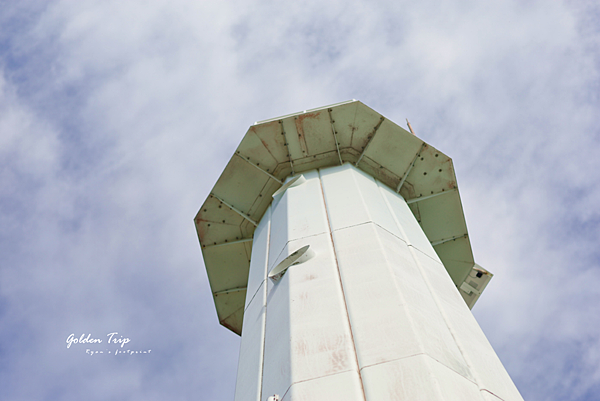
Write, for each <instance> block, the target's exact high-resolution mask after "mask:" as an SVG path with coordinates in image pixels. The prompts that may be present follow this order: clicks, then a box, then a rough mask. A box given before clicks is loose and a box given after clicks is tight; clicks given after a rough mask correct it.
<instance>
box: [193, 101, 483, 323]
mask: <svg viewBox="0 0 600 401" xmlns="http://www.w3.org/2000/svg"><path fill="white" fill-rule="evenodd" d="M342 163H352V164H353V165H355V166H357V167H358V168H360V169H361V170H363V171H365V172H366V173H368V174H370V175H372V176H373V177H375V178H376V179H378V180H379V181H381V182H382V183H384V184H385V185H387V186H389V187H390V188H392V189H394V190H396V192H399V193H400V195H402V196H403V197H404V199H405V200H406V201H407V203H408V204H409V207H410V209H411V210H412V212H413V214H414V215H415V217H416V218H417V220H418V222H419V223H420V224H421V227H422V228H423V231H424V232H425V234H426V235H427V238H428V239H429V241H430V242H431V244H432V245H433V247H434V249H435V250H436V252H437V254H438V256H439V257H440V259H441V260H442V262H443V264H444V266H445V267H446V270H447V271H448V274H449V275H450V277H451V278H452V280H453V281H454V283H455V284H456V286H457V288H459V290H460V292H461V294H462V295H463V298H464V299H465V301H466V302H467V304H468V305H469V307H472V306H473V304H474V303H475V301H476V300H477V299H478V297H479V295H480V294H481V291H483V289H484V288H485V286H486V285H487V283H488V282H489V280H490V279H491V277H492V275H491V273H489V272H487V271H486V270H485V269H483V268H481V267H480V266H478V265H476V264H475V262H474V259H473V252H472V250H471V243H470V241H469V237H468V233H467V226H466V223H465V218H464V214H463V210H462V205H461V201H460V196H459V192H458V187H457V184H456V176H455V174H454V167H453V165H452V160H451V159H450V158H449V157H448V156H446V155H445V154H443V153H442V152H440V151H438V150H437V149H435V148H433V147H432V146H430V145H428V144H426V143H425V142H423V141H422V140H420V139H419V138H417V137H416V136H414V135H413V134H411V133H410V132H408V131H406V130H405V129H403V128H401V127H399V126H398V125H396V124H395V123H393V122H392V121H390V120H388V119H386V118H385V117H383V116H382V115H381V114H379V113H377V112H376V111H374V110H372V109H371V108H369V107H367V106H365V105H364V104H363V103H361V102H359V101H356V100H352V101H348V102H343V103H338V104H335V105H331V106H326V107H322V108H318V109H313V110H306V111H303V112H300V113H296V114H290V115H287V116H283V117H279V118H275V119H271V120H265V121H260V122H257V123H255V124H254V125H252V126H251V127H250V128H249V129H248V132H247V133H246V135H245V136H244V138H243V139H242V142H241V143H240V145H239V146H238V148H237V150H236V151H235V153H234V155H233V156H232V158H231V160H230V161H229V163H228V164H227V167H225V170H224V171H223V173H222V174H221V176H220V177H219V180H218V181H217V183H216V184H215V186H214V188H213V189H212V191H211V193H210V195H209V196H208V198H207V199H206V201H205V202H204V204H203V205H202V207H201V208H200V211H199V212H198V214H197V215H196V218H195V223H196V230H197V232H198V238H199V240H200V245H201V248H202V255H203V257H204V264H205V265H206V271H207V273H208V278H209V282H210V286H211V291H212V293H213V297H214V301H215V306H216V308H217V315H218V317H219V321H220V323H221V324H222V325H224V326H225V327H227V328H229V329H230V330H232V331H234V332H235V333H238V334H240V333H241V330H242V321H243V315H244V302H245V297H246V285H247V282H248V270H249V266H250V256H251V251H252V236H253V233H254V230H255V228H256V225H257V224H258V222H259V221H260V219H261V218H262V216H263V214H264V213H265V211H266V210H267V208H268V206H269V204H270V203H271V200H272V195H273V193H274V192H275V191H277V190H278V189H279V188H280V187H281V186H282V184H283V181H284V180H285V178H286V177H288V176H290V175H296V174H299V173H302V172H304V171H308V170H313V169H317V168H322V167H329V166H335V165H339V164H342Z"/></svg>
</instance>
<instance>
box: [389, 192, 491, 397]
mask: <svg viewBox="0 0 600 401" xmlns="http://www.w3.org/2000/svg"><path fill="white" fill-rule="evenodd" d="M380 193H381V190H380ZM383 199H384V201H385V204H386V206H387V208H388V210H390V212H391V213H392V215H393V216H394V221H395V222H396V225H398V227H399V228H400V230H401V231H402V232H403V233H404V229H403V228H402V225H400V224H399V222H398V219H397V218H396V215H395V213H394V212H393V210H392V208H391V206H390V204H389V202H388V200H387V198H386V197H385V196H383ZM404 234H405V235H406V233H404ZM409 251H410V255H411V257H412V258H413V260H414V262H415V263H416V265H417V267H418V268H419V273H420V274H421V277H422V278H423V280H424V281H425V284H426V285H427V289H428V290H429V293H430V294H431V296H432V298H433V302H435V304H436V306H437V308H438V311H439V312H440V314H441V315H442V318H443V319H444V323H445V324H446V327H447V328H448V331H449V332H450V335H451V336H452V338H453V339H454V343H455V344H456V346H457V347H458V350H459V351H460V353H461V355H462V357H463V359H464V360H465V364H466V365H467V368H469V371H470V372H471V375H472V376H473V378H474V379H475V381H476V383H475V384H477V387H479V389H480V390H483V387H482V386H481V379H480V378H479V377H478V376H477V374H476V372H474V369H473V363H472V362H471V360H470V358H469V357H468V355H467V354H466V353H465V351H464V349H463V347H462V346H461V344H460V342H459V341H458V338H457V336H456V333H455V332H454V330H453V329H452V327H451V325H450V324H449V322H448V316H447V315H446V312H445V310H444V309H443V308H442V307H441V303H440V300H439V298H438V296H437V295H436V293H435V291H433V290H432V286H431V282H430V281H429V279H428V277H427V275H426V274H425V272H424V271H423V266H422V265H421V262H419V258H417V255H416V254H415V248H414V246H409ZM461 376H462V375H461Z"/></svg>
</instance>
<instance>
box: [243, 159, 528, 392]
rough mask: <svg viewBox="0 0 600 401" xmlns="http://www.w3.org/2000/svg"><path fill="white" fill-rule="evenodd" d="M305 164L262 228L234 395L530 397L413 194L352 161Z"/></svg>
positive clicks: (257, 235) (257, 240)
mask: <svg viewBox="0 0 600 401" xmlns="http://www.w3.org/2000/svg"><path fill="white" fill-rule="evenodd" d="M303 175H304V178H305V179H306V181H305V182H304V183H302V184H301V185H296V186H292V187H289V188H288V189H287V190H286V191H285V192H284V193H283V194H281V195H278V196H277V197H276V199H275V200H274V201H273V203H272V205H271V209H270V211H268V212H267V213H265V215H264V217H263V218H262V220H261V221H260V223H259V224H258V227H257V230H256V232H255V237H254V241H253V250H252V261H251V264H250V273H249V280H248V291H247V296H246V311H245V314H244V323H243V330H242V344H241V350H240V362H239V367H238V383H237V387H236V396H235V400H236V401H246V400H252V401H264V400H267V399H268V397H269V396H273V395H274V394H278V395H279V396H280V399H282V400H312V401H314V400H328V401H330V400H340V401H342V400H344V401H346V400H348V401H349V400H365V401H375V400H382V399H383V400H411V401H412V400H428V401H430V400H442V399H443V400H456V401H458V400H481V401H483V400H492V399H501V400H504V401H509V400H510V401H512V400H522V398H521V396H520V394H519V392H518V391H517V389H516V387H515V386H514V384H513V383H512V381H511V379H510V377H509V376H508V374H507V373H506V371H505V370H504V367H503V366H502V364H501V362H500V361H499V359H498V357H497V356H496V354H495V353H494V351H493V349H492V347H491V346H490V344H489V343H488V341H487V339H486V338H485V335H484V334H483V332H482V331H481V329H480V328H479V326H478V325H477V322H476V321H475V319H474V318H473V316H472V314H471V312H470V310H469V308H468V307H467V305H466V304H465V301H464V300H463V299H462V297H461V295H460V294H459V291H458V289H457V288H456V286H455V284H454V283H453V281H452V279H451V278H450V276H449V274H448V272H447V271H446V269H445V268H444V266H443V264H442V263H441V261H440V259H439V258H438V256H437V254H436V252H435V251H434V249H433V247H432V246H431V243H430V242H429V240H428V239H427V237H426V236H425V234H424V233H423V230H421V228H420V225H419V223H418V222H417V221H416V219H415V217H414V215H413V213H412V212H411V210H410V209H409V207H408V206H407V204H406V202H405V201H404V199H403V198H402V197H401V196H400V195H398V194H397V193H395V192H394V191H393V190H391V189H390V188H388V187H386V186H384V185H382V184H381V183H380V182H378V181H376V180H375V179H374V178H373V177H371V176H370V175H368V174H366V173H364V172H362V171H360V170H358V169H357V168H355V167H353V166H351V165H350V164H344V165H342V166H337V167H328V168H325V169H321V170H313V171H310V172H304V173H303ZM289 180H290V179H289V178H288V181H289ZM306 245H310V249H311V250H312V251H313V252H314V253H315V256H314V257H313V258H311V259H309V260H307V261H305V262H303V263H301V264H297V265H292V266H290V267H289V269H288V270H287V271H286V273H285V274H284V275H283V277H282V278H281V279H279V280H278V281H277V282H273V281H272V280H270V279H268V278H267V275H268V271H270V270H271V269H272V268H273V266H276V265H277V264H278V263H279V262H280V261H282V260H283V259H285V258H286V257H287V256H289V255H290V254H292V253H293V252H295V251H296V250H298V249H300V248H302V247H303V246H306Z"/></svg>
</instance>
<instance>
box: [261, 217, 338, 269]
mask: <svg viewBox="0 0 600 401" xmlns="http://www.w3.org/2000/svg"><path fill="white" fill-rule="evenodd" d="M323 234H327V231H323V232H322V233H317V234H312V235H307V236H306V237H302V238H294V239H291V240H288V242H286V243H285V244H283V248H281V251H280V252H279V253H278V254H277V257H276V258H275V260H279V257H280V256H281V254H282V253H283V251H284V250H285V247H286V246H287V245H288V244H289V243H290V242H293V241H299V240H301V239H306V238H310V237H316V236H317V235H323ZM269 235H271V231H270V227H269ZM268 270H269V264H268V261H267V273H268Z"/></svg>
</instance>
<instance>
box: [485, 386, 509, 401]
mask: <svg viewBox="0 0 600 401" xmlns="http://www.w3.org/2000/svg"><path fill="white" fill-rule="evenodd" d="M479 391H480V392H484V391H485V392H486V393H490V394H491V395H493V396H494V397H496V398H497V399H499V400H502V401H504V398H500V397H499V396H497V395H496V394H494V393H492V392H491V391H490V390H488V389H485V388H484V389H480V390H479Z"/></svg>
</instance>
